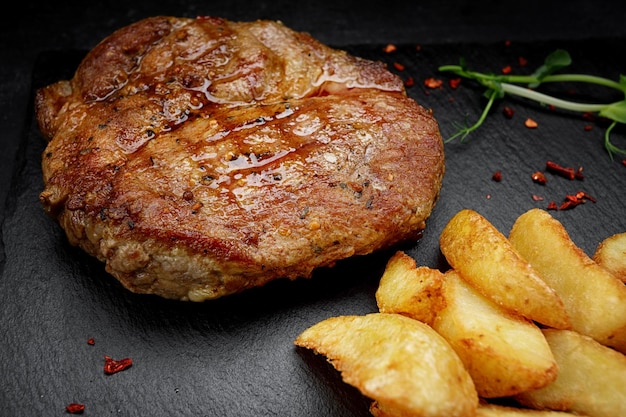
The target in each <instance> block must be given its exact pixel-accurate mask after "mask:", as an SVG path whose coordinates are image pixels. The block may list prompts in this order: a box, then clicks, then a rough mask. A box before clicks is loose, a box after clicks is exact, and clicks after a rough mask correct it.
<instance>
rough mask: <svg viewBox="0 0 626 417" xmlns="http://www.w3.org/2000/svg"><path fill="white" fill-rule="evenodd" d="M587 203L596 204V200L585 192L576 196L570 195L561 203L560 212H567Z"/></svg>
mask: <svg viewBox="0 0 626 417" xmlns="http://www.w3.org/2000/svg"><path fill="white" fill-rule="evenodd" d="M586 201H591V202H592V203H595V202H596V199H595V198H593V197H592V196H590V195H589V194H587V193H586V192H584V191H578V192H577V193H576V194H573V195H571V194H568V195H566V196H565V200H564V201H563V203H561V206H560V207H559V210H567V209H571V208H574V207H576V206H578V205H580V204H583V203H584V202H586Z"/></svg>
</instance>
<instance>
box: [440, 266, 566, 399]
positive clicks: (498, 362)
mask: <svg viewBox="0 0 626 417" xmlns="http://www.w3.org/2000/svg"><path fill="white" fill-rule="evenodd" d="M443 288H444V290H443V294H444V298H445V301H446V306H445V308H443V309H442V310H441V311H439V313H438V314H437V317H436V319H435V321H434V324H433V328H434V329H435V330H436V331H437V333H439V334H440V335H441V336H443V338H444V339H446V340H447V341H448V343H450V345H451V346H452V348H453V349H454V350H455V351H456V353H457V354H458V355H459V357H460V358H461V360H462V361H463V363H464V365H465V368H466V369H467V370H468V371H469V373H470V375H471V376H472V379H473V380H474V385H475V386H476V391H477V392H478V395H479V396H480V397H483V398H494V397H508V396H512V395H515V394H518V393H520V392H523V391H527V390H529V389H536V388H540V387H543V386H546V385H547V384H549V383H550V382H552V381H554V380H555V379H556V374H557V367H556V362H555V360H554V357H553V356H552V352H551V351H550V347H549V346H548V343H547V342H546V339H545V337H544V336H543V333H541V330H540V329H539V327H537V325H536V324H535V323H533V322H532V321H530V320H528V319H525V318H523V317H521V316H519V315H515V314H514V313H511V312H510V311H508V310H505V309H503V308H502V307H500V306H498V305H496V304H495V303H494V302H493V301H491V300H489V299H488V298H486V297H484V296H483V295H481V294H480V293H479V292H478V291H476V289H474V288H473V287H472V286H471V285H469V284H468V283H467V282H465V281H464V280H463V279H462V278H461V277H460V276H459V275H458V273H457V272H456V271H455V270H450V271H448V272H446V274H445V281H444V284H443Z"/></svg>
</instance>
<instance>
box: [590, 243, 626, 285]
mask: <svg viewBox="0 0 626 417" xmlns="http://www.w3.org/2000/svg"><path fill="white" fill-rule="evenodd" d="M591 259H593V260H594V261H595V262H596V263H597V264H599V265H600V266H601V267H603V268H604V269H606V270H607V271H609V272H610V273H612V274H613V275H615V276H616V277H617V278H619V279H620V280H621V281H622V282H623V283H625V284H626V232H624V233H616V234H614V235H612V236H609V237H607V238H606V239H604V240H603V241H602V242H600V243H599V244H598V247H597V248H596V251H595V252H594V254H593V256H592V258H591Z"/></svg>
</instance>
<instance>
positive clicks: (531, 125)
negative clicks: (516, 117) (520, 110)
mask: <svg viewBox="0 0 626 417" xmlns="http://www.w3.org/2000/svg"><path fill="white" fill-rule="evenodd" d="M524 126H526V127H527V128H529V129H535V128H536V127H537V126H539V125H538V124H537V122H535V121H534V120H533V119H531V118H530V117H529V118H528V119H526V121H525V122H524Z"/></svg>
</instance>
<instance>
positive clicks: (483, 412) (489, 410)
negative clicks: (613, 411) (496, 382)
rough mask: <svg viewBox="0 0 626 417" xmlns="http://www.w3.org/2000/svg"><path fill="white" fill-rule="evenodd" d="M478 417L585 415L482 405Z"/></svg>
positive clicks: (581, 416) (575, 416)
mask: <svg viewBox="0 0 626 417" xmlns="http://www.w3.org/2000/svg"><path fill="white" fill-rule="evenodd" d="M476 417H583V414H578V413H576V414H572V413H568V412H566V411H553V410H533V409H531V408H516V407H509V406H502V405H496V404H481V405H479V406H478V410H476Z"/></svg>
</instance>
